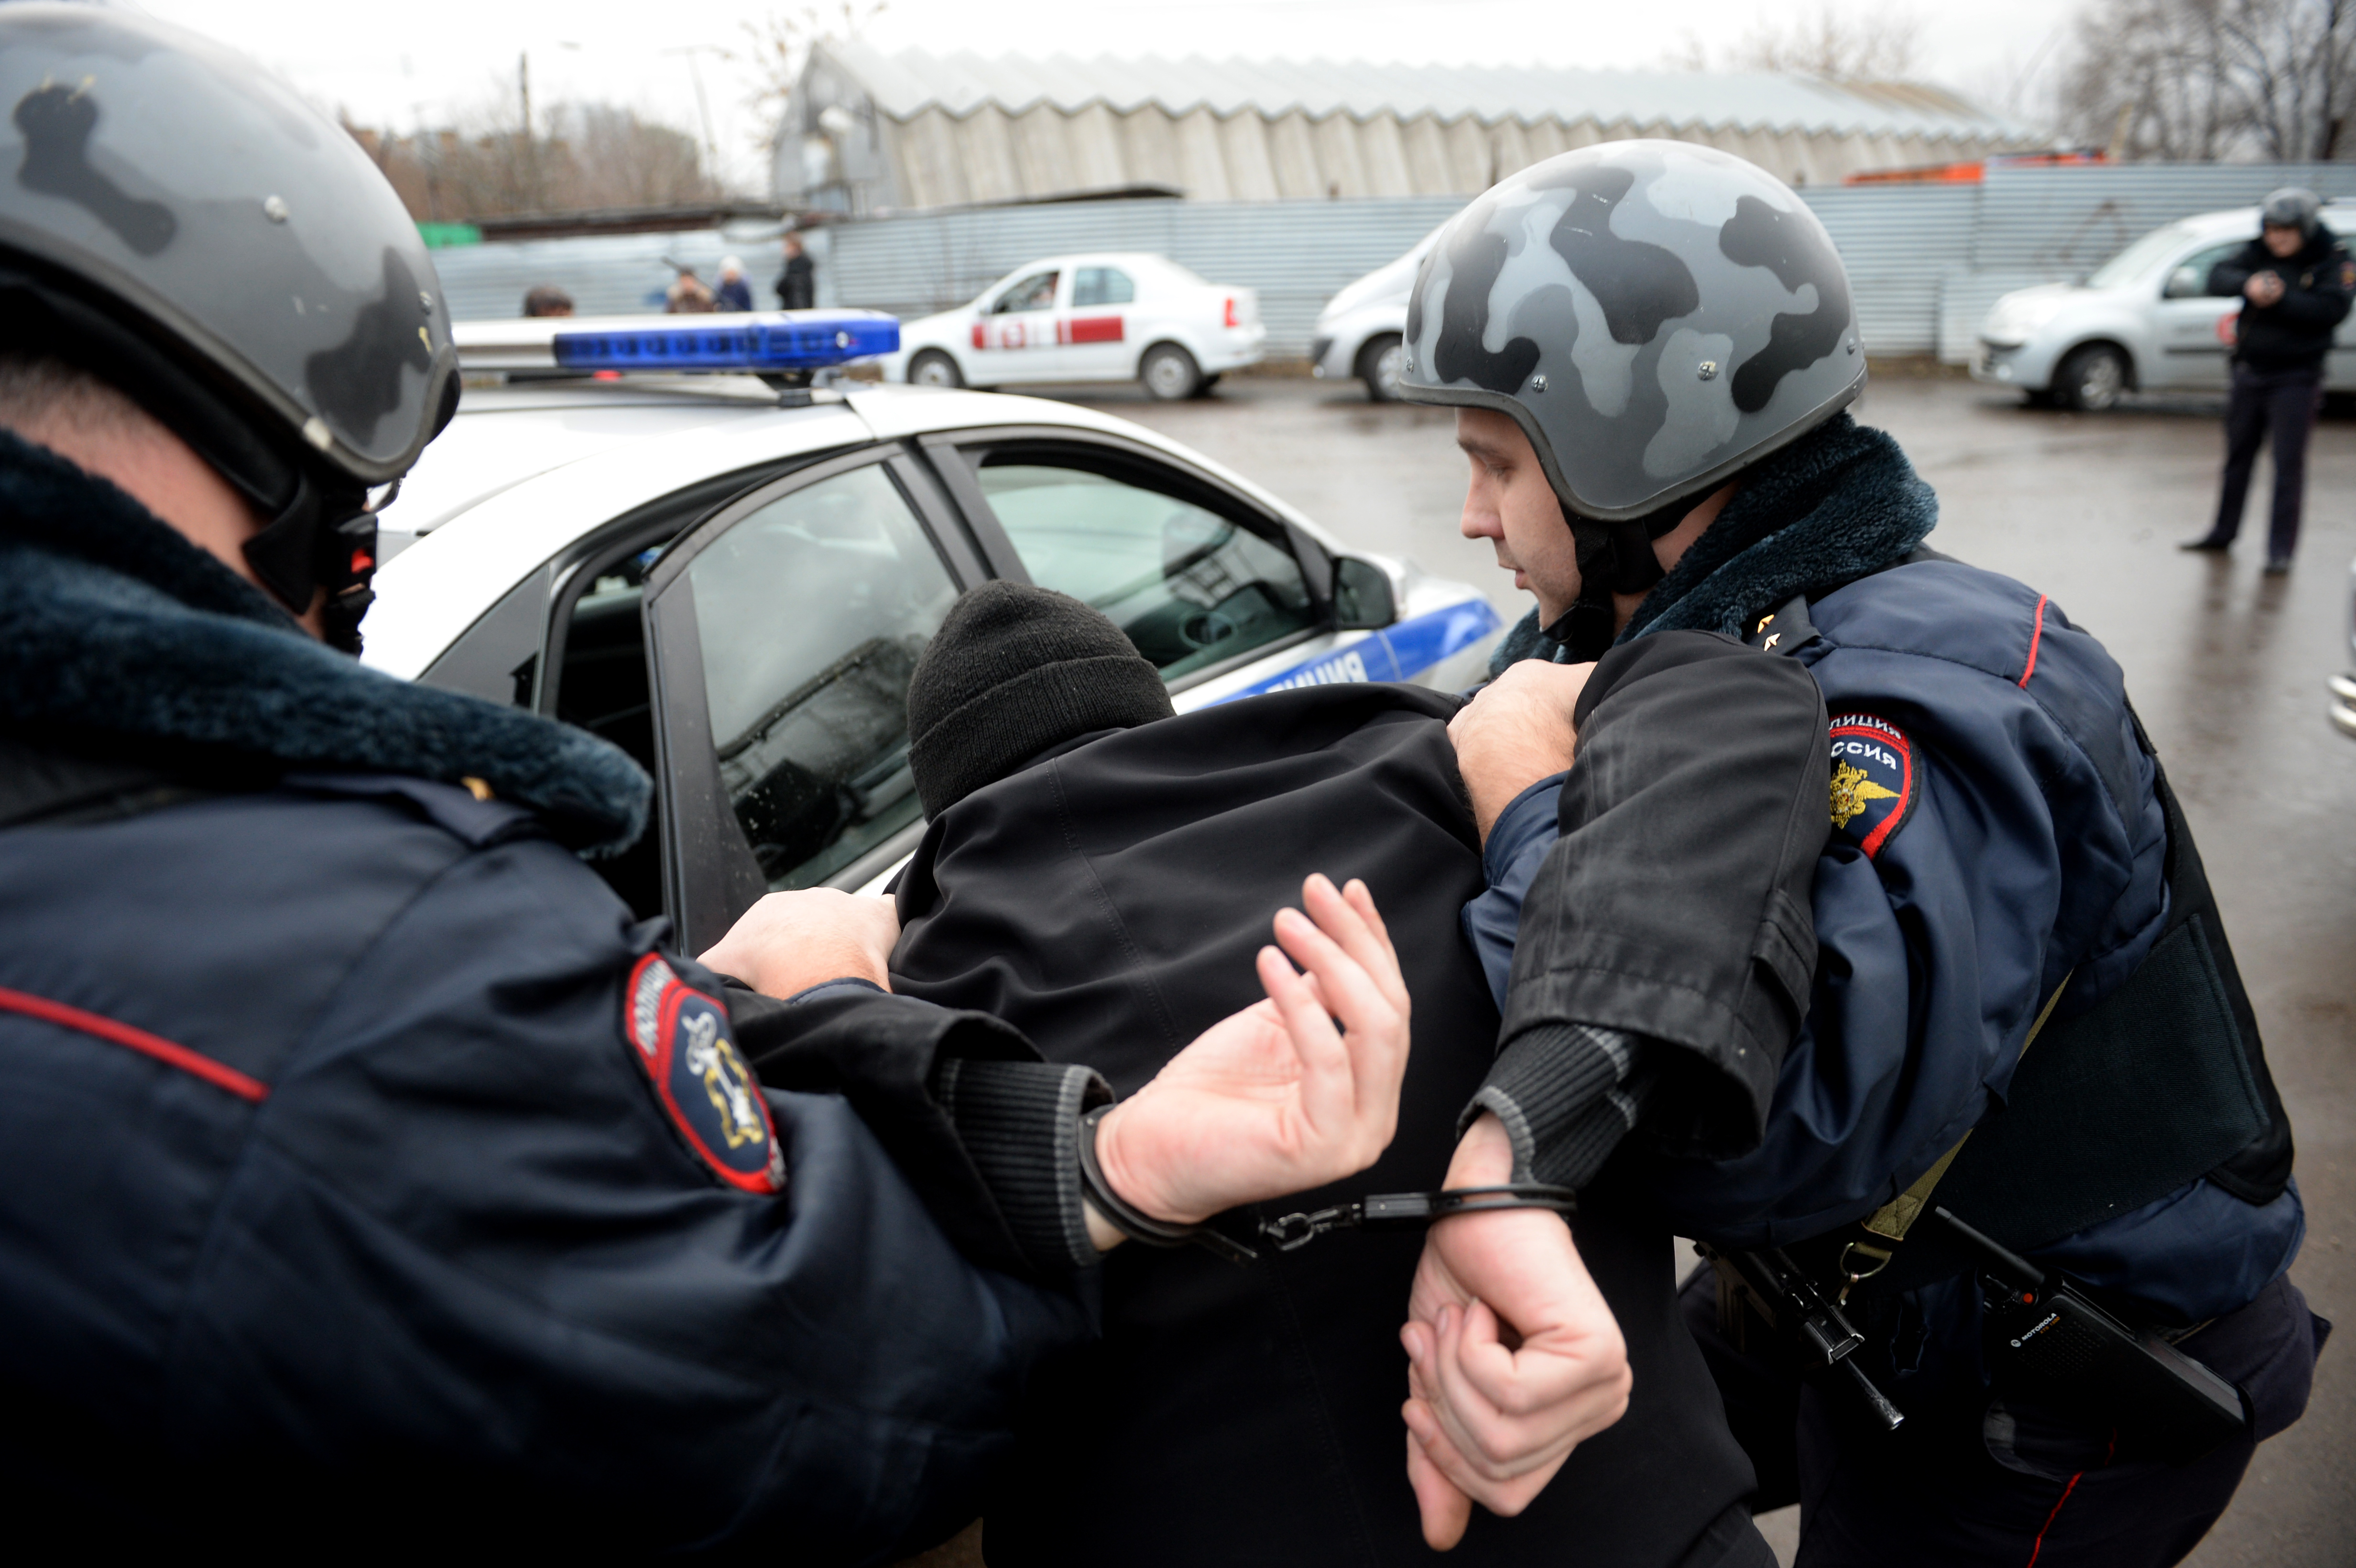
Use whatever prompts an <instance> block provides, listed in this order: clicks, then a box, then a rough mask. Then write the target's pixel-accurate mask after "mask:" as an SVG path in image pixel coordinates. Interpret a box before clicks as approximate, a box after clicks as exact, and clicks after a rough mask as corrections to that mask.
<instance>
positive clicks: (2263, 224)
mask: <svg viewBox="0 0 2356 1568" xmlns="http://www.w3.org/2000/svg"><path fill="white" fill-rule="evenodd" d="M2258 222H2259V233H2258V237H2257V238H2256V239H2255V240H2251V241H2250V242H2249V243H2248V244H2247V245H2244V246H2243V247H2242V249H2241V250H2240V251H2236V252H2235V253H2233V255H2231V256H2228V257H2227V258H2226V259H2225V260H2223V261H2220V262H2218V263H2217V264H2216V265H2215V266H2214V267H2211V268H2210V269H2209V284H2208V287H2209V292H2210V293H2212V294H2226V295H2233V294H2239V295H2241V296H2242V299H2243V304H2242V314H2241V315H2240V316H2239V317H2238V318H2237V320H2236V324H2235V330H2234V334H2233V393H2232V396H2231V399H2230V400H2228V402H2227V403H2226V405H2225V473H2224V477H2223V480H2222V483H2221V485H2220V486H2219V489H2218V495H2217V519H2216V521H2215V522H2214V523H2213V524H2211V527H2210V529H2209V531H2208V532H2207V533H2205V534H2203V535H2201V537H2200V538H2199V539H2188V540H2186V541H2185V543H2184V545H2183V547H2182V548H2184V549H2190V550H2210V551H2216V552H2220V553H2222V552H2223V551H2225V550H2228V549H2232V548H2233V539H2234V536H2235V535H2237V534H2239V533H2240V532H2241V531H2242V508H2243V507H2244V504H2245V503H2246V501H2247V499H2248V496H2249V493H2250V471H2251V469H2252V468H2254V467H2255V466H2256V464H2257V461H2258V448H2259V447H2261V446H2263V445H2265V441H2266V437H2267V436H2268V435H2269V434H2272V436H2273V437H2274V452H2275V496H2274V508H2273V512H2272V516H2271V520H2270V521H2269V523H2268V526H2267V529H2266V571H2267V572H2268V573H2269V574H2271V575H2274V576H2280V575H2281V574H2282V573H2284V572H2286V571H2289V570H2290V563H2291V557H2292V555H2293V554H2294V553H2295V552H2296V551H2297V549H2298V523H2299V514H2300V512H2301V511H2302V510H2303V509H2304V508H2305V506H2306V502H2307V439H2308V434H2309V433H2310V432H2313V430H2314V429H2315V411H2316V410H2317V409H2318V408H2319V406H2321V404H2322V401H2323V361H2324V357H2325V356H2326V355H2328V354H2329V353H2330V352H2331V339H2332V335H2333V333H2334V332H2335V331H2336V330H2337V329H2338V328H2339V325H2340V323H2341V322H2342V321H2344V320H2346V319H2347V316H2348V305H2349V301H2350V299H2351V296H2356V259H2351V257H2350V256H2349V254H2348V247H2347V246H2345V245H2343V244H2341V243H2340V237H2339V236H2338V235H2336V234H2334V233H2332V232H2331V230H2330V229H2328V228H2326V227H2324V223H2323V217H2322V204H2321V203H2319V201H2317V200H2316V198H2315V193H2314V192H2313V191H2311V190H2305V189H2302V188H2300V187H2297V186H2286V187H2283V188H2282V189H2280V190H2278V191H2276V192H2275V193H2274V194H2273V195H2272V196H2269V197H2266V200H2265V206H2264V207H2263V208H2260V210H2259V217H2258Z"/></svg>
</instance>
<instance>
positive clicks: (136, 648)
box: [0, 431, 652, 853]
mask: <svg viewBox="0 0 2356 1568" xmlns="http://www.w3.org/2000/svg"><path fill="white" fill-rule="evenodd" d="M0 725H5V727H6V728H7V729H8V730H9V731H14V732H16V733H17V734H18V735H20V736H23V735H38V734H45V733H54V734H59V735H78V736H82V737H86V738H88V739H89V740H90V741H92V742H94V743H96V744H97V745H100V746H102V747H103V748H105V749H107V750H109V751H112V752H115V753H117V754H126V753H127V754H128V755H129V756H130V757H132V758H133V759H135V760H150V759H154V760H159V761H160V760H166V759H168V760H171V761H181V760H184V759H187V758H190V757H200V758H208V759H212V760H215V761H217V762H222V763H232V764H241V765H242V766H243V767H245V768H248V769H250V768H252V766H253V765H254V764H257V763H258V764H261V765H262V767H264V768H266V769H269V770H273V771H275V770H282V769H283V770H293V769H298V768H301V769H340V770H354V771H361V772H369V773H402V774H406V775H409V776H411V777H414V778H425V779H432V780H435V781H437V782H439V783H444V784H456V783H458V782H459V781H460V780H462V779H465V778H467V777H470V776H471V777H475V778H479V779H481V780H483V781H485V782H486V783H487V784H489V785H490V786H491V788H492V790H493V791H494V792H495V793H496V794H497V795H498V797H499V798H500V799H502V800H505V801H508V802H509V803H511V804H514V805H521V806H524V807H526V808H528V809H530V810H531V811H532V812H534V813H535V814H536V815H538V816H540V817H541V819H542V821H543V822H544V823H545V824H546V826H547V827H548V829H549V831H550V832H551V833H552V834H553V835H554V836H555V837H558V838H559V839H561V840H562V841H563V842H564V843H566V844H569V845H572V846H573V847H574V848H581V849H584V850H587V851H590V852H593V853H612V852H614V851H616V850H619V849H622V848H626V847H627V846H628V845H629V844H630V843H631V842H633V841H634V840H636V839H637V837H638V835H639V833H640V832H641V831H642V830H643V829H644V827H645V826H646V819H647V806H648V799H649V797H650V795H651V794H652V786H651V784H649V782H648V778H647V776H646V774H645V773H643V772H642V771H640V769H639V768H638V766H637V763H633V762H632V761H631V760H630V759H629V758H628V756H626V754H624V753H623V752H621V751H619V750H617V749H616V748H615V747H613V746H611V745H608V744H607V743H606V742H605V741H600V740H598V739H596V738H595V737H594V736H592V735H587V734H584V733H583V732H582V731H578V730H574V729H573V728H571V727H569V726H566V725H562V724H557V723H554V722H552V721H551V720H546V719H541V718H539V717H537V716H535V715H533V714H530V713H525V712H522V711H520V710H519V709H512V708H503V707H500V706H499V705H498V704H496V703H491V702H486V701H484V700H482V699H479V698H474V697H466V696H463V695H461V694H459V693H456V692H449V691H440V690H436V689H434V688H431V687H423V686H412V685H411V684H410V683H408V682H406V681H402V680H396V679H394V678H392V677H390V676H386V675H381V674H379V673H378V672H377V671H375V670H371V669H367V668H364V667H361V666H360V665H359V664H358V663H356V662H355V661H353V660H352V659H349V658H347V657H345V656H343V655H341V654H337V653H335V652H333V651H332V650H330V649H328V648H327V646H325V645H323V644H320V643H318V642H316V641H315V640H314V639H312V638H311V637H310V636H308V635H305V633H304V632H303V631H302V629H301V628H300V627H298V626H296V625H295V623H294V621H293V620H292V619H291V618H290V617H289V616H288V615H287V614H286V613H285V612H284V611H283V610H281V609H280V608H279V607H278V606H277V605H276V604H275V603H272V601H271V600H270V599H269V597H268V596H267V595H265V594H264V593H262V591H261V590H259V589H257V588H255V587H253V586H252V584H250V583H248V582H247V581H245V580H244V579H242V578H241V577H239V576H238V575H237V574H236V573H235V572H233V571H230V569H229V568H228V567H226V566H224V565H222V564H221V563H220V561H219V560H215V559H214V558H213V557H212V556H210V555H209V554H207V553H206V552H205V551H203V550H201V549H198V548H197V547H196V546H195V545H194V544H192V543H190V542H189V541H188V540H187V539H185V538H184V537H182V536H181V535H180V534H178V533H177V532H175V531H174V530H173V529H172V528H169V527H167V526H166V524H164V523H163V522H162V521H161V520H159V519H158V518H156V517H155V516H153V515H152V514H151V513H149V512H148V511H147V509H146V508H145V507H142V506H141V505H140V504H139V503H138V502H137V501H135V500H134V499H133V498H132V497H131V496H128V495H126V494H124V493H123V491H122V490H120V489H118V488H116V487H115V486H114V485H111V484H109V483H107V482H106V481H104V480H102V479H98V478H94V477H92V476H91V475H88V474H86V473H84V472H83V471H82V470H80V468H77V467H75V466H74V465H73V464H70V463H68V462H66V461H64V460H63V459H62V458H59V457H58V456H57V455H56V454H55V453H51V452H48V450H46V449H45V448H42V447H37V446H34V445H32V444H30V443H26V442H23V441H20V440H17V439H16V437H15V436H13V435H11V434H9V433H8V432H5V431H0Z"/></svg>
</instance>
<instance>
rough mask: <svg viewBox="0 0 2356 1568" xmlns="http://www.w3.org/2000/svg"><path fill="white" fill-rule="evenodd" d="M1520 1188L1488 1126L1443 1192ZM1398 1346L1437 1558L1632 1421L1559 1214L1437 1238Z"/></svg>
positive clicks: (1496, 1220)
mask: <svg viewBox="0 0 2356 1568" xmlns="http://www.w3.org/2000/svg"><path fill="white" fill-rule="evenodd" d="M1515 668H1519V666H1515ZM1512 1179H1514V1151H1513V1145H1512V1142H1511V1141H1510V1140H1509V1139H1508V1138H1507V1136H1506V1135H1505V1127H1504V1125H1502V1124H1501V1123H1499V1122H1498V1120H1497V1118H1496V1117H1495V1116H1494V1115H1483V1116H1482V1117H1481V1119H1480V1120H1479V1121H1477V1122H1475V1123H1474V1124H1473V1125H1472V1127H1471V1128H1470V1129H1469V1130H1468V1131H1467V1132H1466V1133H1465V1135H1464V1139H1463V1141H1462V1143H1460V1144H1459V1145H1458V1146H1457V1150H1456V1157H1455V1159H1454V1161H1453V1162H1452V1163H1451V1165H1450V1166H1449V1168H1448V1181H1447V1185H1448V1186H1450V1187H1493V1186H1497V1185H1500V1184H1502V1183H1505V1182H1508V1181H1511V1180H1512ZM1399 1339H1400V1342H1401V1343H1402V1344H1404V1345H1405V1346H1406V1347H1407V1353H1408V1402H1407V1403H1406V1405H1405V1407H1404V1408H1403V1409H1402V1411H1401V1414H1402V1415H1403V1416H1404V1417H1405V1419H1406V1421H1407V1427H1408V1443H1407V1474H1408V1484H1409V1485H1411V1486H1412V1487H1413V1488H1415V1498H1416V1505H1417V1507H1418V1508H1419V1509H1421V1510H1422V1514H1423V1538H1424V1540H1425V1541H1426V1542H1427V1543H1429V1544H1430V1546H1431V1547H1432V1548H1433V1549H1434V1550H1435V1551H1440V1552H1445V1551H1447V1550H1448V1549H1449V1548H1451V1547H1452V1546H1454V1545H1455V1544H1456V1543H1457V1542H1458V1541H1461V1540H1462V1539H1463V1536H1464V1528H1465V1526H1466V1525H1467V1524H1468V1523H1469V1522H1470V1521H1471V1520H1472V1505H1473V1504H1474V1503H1475V1502H1478V1503H1480V1504H1481V1505H1482V1506H1483V1508H1486V1509H1489V1511H1490V1512H1492V1513H1496V1514H1503V1515H1505V1516H1506V1517H1508V1518H1510V1517H1512V1516H1513V1515H1515V1514H1517V1513H1519V1512H1521V1511H1522V1509H1526V1508H1527V1507H1528V1506H1529V1505H1530V1501H1531V1499H1534V1498H1536V1497H1537V1495H1538V1493H1540V1492H1541V1491H1543V1490H1545V1489H1546V1484H1547V1482H1548V1481H1550V1480H1552V1479H1554V1475H1555V1472H1556V1471H1558V1470H1559V1469H1561V1468H1562V1462H1563V1461H1564V1460H1565V1459H1567V1458H1569V1456H1570V1451H1571V1449H1572V1448H1574V1447H1576V1446H1577V1445H1579V1444H1580V1443H1583V1442H1585V1441H1586V1440H1587V1439H1588V1438H1590V1437H1592V1436H1594V1435H1595V1434H1597V1433H1599V1432H1601V1431H1602V1430H1603V1429H1604V1428H1605V1427H1607V1426H1609V1425H1611V1424H1612V1423H1613V1422H1615V1421H1617V1420H1619V1419H1620V1417H1621V1416H1622V1414H1623V1413H1625V1412H1626V1411H1627V1409H1628V1391H1629V1388H1630V1387H1631V1385H1632V1384H1633V1382H1634V1378H1633V1376H1632V1375H1631V1373H1630V1372H1629V1370H1628V1349H1627V1345H1626V1343H1625V1341H1624V1340H1622V1338H1621V1335H1620V1325H1619V1324H1618V1323H1617V1322H1616V1321H1614V1319H1613V1318H1612V1308H1611V1307H1609V1306H1608V1305H1607V1304H1606V1303H1605V1302H1604V1299H1603V1296H1602V1293H1601V1291H1599V1290H1597V1289H1596V1287H1595V1281H1594V1279H1593V1278H1592V1277H1591V1276H1590V1275H1589V1274H1588V1272H1587V1266H1586V1264H1583V1263H1581V1262H1580V1257H1579V1248H1578V1247H1577V1246H1576V1245H1575V1244H1574V1243H1572V1241H1571V1237H1570V1229H1569V1226H1568V1225H1566V1224H1565V1223H1564V1222H1563V1221H1562V1219H1561V1218H1560V1217H1559V1216H1558V1215H1555V1214H1550V1213H1547V1212H1544V1211H1536V1210H1520V1211H1509V1212H1505V1213H1498V1214H1461V1215H1458V1216H1457V1217H1455V1218H1454V1219H1451V1220H1442V1221H1440V1222H1439V1223H1438V1224H1436V1225H1434V1226H1432V1227H1431V1230H1430V1233H1429V1234H1428V1235H1426V1237H1425V1238H1424V1243H1423V1257H1422V1260H1421V1261H1420V1262H1419V1264H1417V1265H1416V1271H1415V1285H1414V1287H1413V1289H1412V1290H1411V1291H1410V1293H1409V1295H1408V1322H1407V1324H1406V1326H1405V1327H1403V1328H1401V1329H1400V1330H1399Z"/></svg>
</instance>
